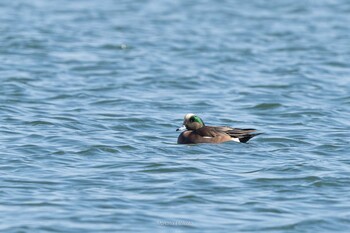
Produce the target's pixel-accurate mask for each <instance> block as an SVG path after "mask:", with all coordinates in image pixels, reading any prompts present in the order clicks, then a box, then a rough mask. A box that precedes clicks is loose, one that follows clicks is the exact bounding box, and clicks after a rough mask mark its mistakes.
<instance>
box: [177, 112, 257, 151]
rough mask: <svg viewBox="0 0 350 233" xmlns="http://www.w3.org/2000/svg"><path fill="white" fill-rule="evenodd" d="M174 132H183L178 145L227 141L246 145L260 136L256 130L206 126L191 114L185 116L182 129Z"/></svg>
mask: <svg viewBox="0 0 350 233" xmlns="http://www.w3.org/2000/svg"><path fill="white" fill-rule="evenodd" d="M176 131H183V132H182V133H181V134H180V135H179V137H178V139H177V143H178V144H198V143H223V142H228V141H235V142H240V143H246V142H248V141H249V140H250V139H251V138H253V137H255V136H257V135H259V134H261V133H257V132H256V131H257V130H256V129H240V128H232V127H228V126H206V125H205V124H204V121H203V120H202V119H201V118H200V117H199V116H197V115H195V114H193V113H188V114H186V115H185V117H184V121H183V125H182V127H180V128H178V129H177V130H176Z"/></svg>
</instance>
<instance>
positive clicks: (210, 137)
mask: <svg viewBox="0 0 350 233" xmlns="http://www.w3.org/2000/svg"><path fill="white" fill-rule="evenodd" d="M203 138H213V137H209V136H204V137H203Z"/></svg>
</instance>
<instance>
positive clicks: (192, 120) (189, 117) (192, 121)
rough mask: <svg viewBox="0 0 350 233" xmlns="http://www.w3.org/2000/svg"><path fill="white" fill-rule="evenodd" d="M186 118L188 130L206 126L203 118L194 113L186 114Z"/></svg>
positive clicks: (185, 122) (185, 123)
mask: <svg viewBox="0 0 350 233" xmlns="http://www.w3.org/2000/svg"><path fill="white" fill-rule="evenodd" d="M184 118H185V119H184V125H185V126H186V129H188V130H196V129H199V128H202V127H203V126H205V124H204V122H203V120H202V119H201V118H200V117H199V116H196V115H194V114H192V113H189V114H186V115H185V117H184Z"/></svg>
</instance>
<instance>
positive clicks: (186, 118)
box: [184, 113, 194, 120]
mask: <svg viewBox="0 0 350 233" xmlns="http://www.w3.org/2000/svg"><path fill="white" fill-rule="evenodd" d="M192 116H194V114H193V113H188V114H186V115H185V117H184V118H185V120H190V118H191V117H192Z"/></svg>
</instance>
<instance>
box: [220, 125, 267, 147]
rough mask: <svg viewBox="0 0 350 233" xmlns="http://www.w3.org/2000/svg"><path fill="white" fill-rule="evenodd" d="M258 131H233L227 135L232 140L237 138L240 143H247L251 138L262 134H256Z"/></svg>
mask: <svg viewBox="0 0 350 233" xmlns="http://www.w3.org/2000/svg"><path fill="white" fill-rule="evenodd" d="M255 132H256V129H237V128H236V129H233V130H229V131H227V132H226V133H227V134H228V135H230V136H231V137H232V138H237V139H238V140H239V142H242V143H246V142H248V141H249V140H250V139H251V138H253V137H255V136H258V135H259V134H261V133H255Z"/></svg>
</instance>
